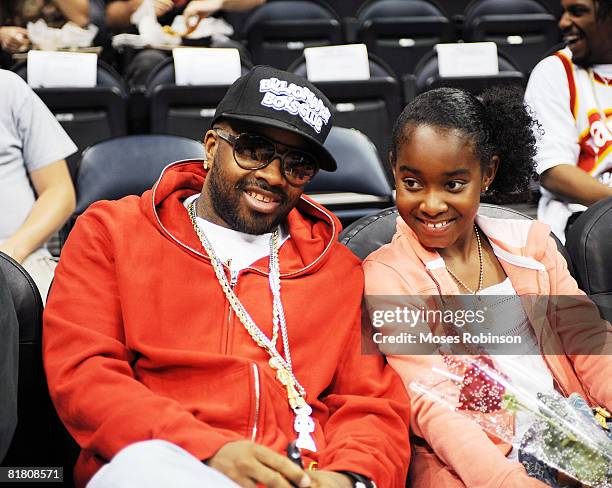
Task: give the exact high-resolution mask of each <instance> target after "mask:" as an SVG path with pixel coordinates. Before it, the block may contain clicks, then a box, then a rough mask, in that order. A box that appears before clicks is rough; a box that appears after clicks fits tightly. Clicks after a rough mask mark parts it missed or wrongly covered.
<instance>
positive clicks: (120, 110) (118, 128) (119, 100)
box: [13, 60, 128, 179]
mask: <svg viewBox="0 0 612 488" xmlns="http://www.w3.org/2000/svg"><path fill="white" fill-rule="evenodd" d="M13 71H15V72H16V73H17V74H18V75H19V76H21V77H22V78H23V79H24V80H26V81H27V79H28V68H27V62H25V61H24V62H22V63H19V64H17V65H15V66H14V67H13ZM34 91H35V92H36V94H37V95H38V96H39V97H40V98H41V99H42V101H43V102H44V103H45V105H47V107H49V109H50V110H51V112H53V114H54V115H55V117H56V118H57V120H58V121H59V123H60V124H61V125H62V127H63V128H64V129H65V130H66V132H67V133H68V135H69V136H70V137H71V138H72V140H73V141H74V143H75V144H76V145H77V147H78V148H79V152H78V153H77V154H75V155H73V156H71V157H70V158H68V164H69V166H70V173H71V175H72V177H73V179H74V178H75V177H76V173H77V172H78V161H79V160H80V157H81V155H80V152H81V151H82V150H83V149H85V148H86V147H87V146H90V145H92V144H95V143H97V142H100V141H104V140H106V139H110V138H111V137H117V136H122V135H125V134H126V133H127V121H126V117H127V115H126V114H127V98H128V95H127V91H126V88H125V85H124V83H123V80H122V79H121V77H120V76H119V75H118V74H117V73H116V72H115V70H114V69H113V68H111V67H110V66H108V65H107V64H106V63H104V62H103V61H100V60H99V61H98V74H97V86H95V87H92V88H72V87H67V88H36V89H34Z"/></svg>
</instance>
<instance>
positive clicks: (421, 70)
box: [414, 50, 527, 95]
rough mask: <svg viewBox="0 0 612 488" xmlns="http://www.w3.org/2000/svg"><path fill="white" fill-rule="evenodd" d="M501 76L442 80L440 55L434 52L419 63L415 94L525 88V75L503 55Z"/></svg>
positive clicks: (500, 59)
mask: <svg viewBox="0 0 612 488" xmlns="http://www.w3.org/2000/svg"><path fill="white" fill-rule="evenodd" d="M498 61H499V74H497V75H490V76H457V77H447V78H442V77H441V76H440V74H439V72H438V55H437V53H436V51H435V50H432V51H431V52H430V53H429V54H428V55H427V56H425V57H424V58H423V59H421V61H420V62H419V64H418V66H417V68H416V70H415V75H414V76H415V86H414V93H415V94H417V95H418V94H419V93H423V92H425V91H427V90H431V89H434V88H440V87H444V86H448V87H454V88H463V89H464V90H468V91H470V92H471V93H473V94H475V95H479V94H480V93H482V92H483V91H484V90H485V89H486V88H490V87H492V86H496V85H516V86H520V87H523V88H524V87H525V85H526V83H527V80H526V79H525V75H524V74H523V73H521V71H520V70H519V69H518V68H517V67H516V66H514V65H513V64H512V63H511V62H510V60H508V59H507V58H506V57H505V56H504V55H503V54H500V53H498Z"/></svg>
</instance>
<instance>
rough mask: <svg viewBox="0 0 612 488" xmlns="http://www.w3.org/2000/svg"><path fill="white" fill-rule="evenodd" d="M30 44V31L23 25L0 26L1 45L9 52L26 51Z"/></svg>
mask: <svg viewBox="0 0 612 488" xmlns="http://www.w3.org/2000/svg"><path fill="white" fill-rule="evenodd" d="M29 45H30V39H29V38H28V31H27V30H26V29H24V28H23V27H13V26H9V27H0V46H2V49H3V50H4V51H8V52H9V53H18V52H20V51H25V50H26V49H27V48H28V46H29Z"/></svg>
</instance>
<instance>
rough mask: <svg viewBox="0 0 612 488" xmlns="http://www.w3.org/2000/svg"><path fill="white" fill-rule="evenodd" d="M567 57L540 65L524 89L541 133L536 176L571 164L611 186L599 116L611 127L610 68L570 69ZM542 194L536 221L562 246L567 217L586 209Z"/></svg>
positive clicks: (610, 142)
mask: <svg viewBox="0 0 612 488" xmlns="http://www.w3.org/2000/svg"><path fill="white" fill-rule="evenodd" d="M571 56H572V54H571V51H570V50H569V49H564V50H563V51H560V52H558V53H556V54H555V55H554V56H549V57H547V58H546V59H544V60H542V61H540V63H538V65H537V66H536V67H535V68H534V70H533V72H532V73H531V77H530V78H529V83H528V84H527V90H526V92H525V101H526V102H527V104H528V105H529V106H530V107H532V108H533V110H534V111H535V115H536V117H537V119H538V121H539V123H540V125H541V127H542V129H543V130H544V134H543V136H541V137H540V138H539V140H538V154H537V158H536V159H537V164H538V166H537V171H538V173H539V174H542V173H543V172H544V171H546V170H547V169H549V168H552V167H553V166H557V165H559V164H571V165H574V166H578V167H580V168H582V169H583V170H584V171H586V172H588V173H589V174H591V175H592V176H593V177H595V178H598V179H599V180H600V181H601V182H603V183H605V184H608V185H610V186H612V178H611V171H612V134H611V133H610V132H609V131H608V130H606V128H605V124H603V123H602V121H601V119H602V116H601V115H600V114H604V117H606V118H607V119H608V120H609V121H612V118H611V116H612V86H608V84H609V83H612V65H595V66H593V67H592V68H591V69H590V70H585V69H583V68H580V67H578V66H576V65H574V64H573V63H572V62H571ZM611 128H612V127H611ZM541 191H542V198H541V199H540V203H539V205H538V219H540V220H542V221H544V222H546V223H547V224H549V225H550V226H551V228H552V230H553V232H554V233H555V234H556V236H557V237H558V238H559V239H560V240H561V241H562V242H565V226H566V224H567V219H568V217H569V216H570V215H571V214H572V213H574V212H580V211H583V210H585V208H586V207H584V206H582V205H579V204H569V203H566V202H564V201H560V200H557V197H555V196H554V195H552V194H551V193H550V192H548V191H547V190H546V189H545V188H542V189H541Z"/></svg>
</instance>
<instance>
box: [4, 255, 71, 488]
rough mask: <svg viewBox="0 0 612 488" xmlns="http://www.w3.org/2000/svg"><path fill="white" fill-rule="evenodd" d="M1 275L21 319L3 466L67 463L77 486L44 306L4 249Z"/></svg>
mask: <svg viewBox="0 0 612 488" xmlns="http://www.w3.org/2000/svg"><path fill="white" fill-rule="evenodd" d="M0 273H2V274H3V275H4V277H5V278H6V283H7V285H8V287H9V290H10V292H11V295H12V298H13V304H14V307H15V312H16V314H17V321H18V323H19V380H18V396H17V404H18V419H17V430H16V431H15V435H14V437H13V441H12V443H11V447H10V448H9V451H8V453H7V455H6V457H5V458H4V460H3V462H2V465H3V466H30V467H31V466H40V467H43V466H63V467H64V478H65V480H66V481H65V484H64V485H63V486H72V483H71V479H72V473H71V469H72V464H73V463H74V461H75V459H76V453H77V445H76V443H75V442H74V441H73V440H72V438H71V437H70V436H69V434H68V433H67V432H66V429H65V428H64V426H63V425H62V424H61V421H60V420H59V418H58V417H57V414H56V412H55V409H54V408H53V405H52V403H51V399H50V397H49V391H48V389H47V380H46V378H45V372H44V370H43V361H42V312H43V304H42V300H41V298H40V293H39V292H38V288H36V285H35V284H34V281H32V278H31V277H30V275H28V273H27V272H26V271H25V270H24V269H23V268H22V267H21V266H20V265H19V264H18V263H17V262H16V261H14V260H13V259H11V258H10V257H8V256H7V255H6V254H3V253H1V252H0Z"/></svg>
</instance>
